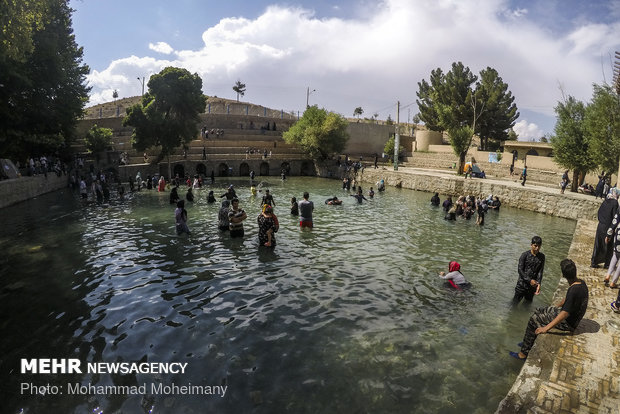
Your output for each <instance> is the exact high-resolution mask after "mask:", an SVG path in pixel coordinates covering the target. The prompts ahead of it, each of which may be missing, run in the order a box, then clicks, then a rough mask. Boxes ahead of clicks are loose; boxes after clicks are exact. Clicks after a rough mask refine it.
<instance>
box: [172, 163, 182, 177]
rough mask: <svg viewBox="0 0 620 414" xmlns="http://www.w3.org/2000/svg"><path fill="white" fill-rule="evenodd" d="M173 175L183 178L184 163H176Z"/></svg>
mask: <svg viewBox="0 0 620 414" xmlns="http://www.w3.org/2000/svg"><path fill="white" fill-rule="evenodd" d="M172 175H174V176H175V177H176V176H177V175H178V176H179V177H181V178H183V177H185V167H184V166H183V164H175V165H174V168H173V169H172Z"/></svg>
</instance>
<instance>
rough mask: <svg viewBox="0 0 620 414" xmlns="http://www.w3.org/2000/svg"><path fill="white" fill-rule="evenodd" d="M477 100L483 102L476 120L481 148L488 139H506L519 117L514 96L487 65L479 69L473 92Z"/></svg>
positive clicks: (495, 72) (486, 147)
mask: <svg viewBox="0 0 620 414" xmlns="http://www.w3.org/2000/svg"><path fill="white" fill-rule="evenodd" d="M474 94H475V96H476V99H477V100H478V102H484V111H482V113H481V114H480V119H479V120H478V135H479V136H480V144H481V147H482V149H483V150H487V149H488V144H489V140H493V141H496V143H497V144H498V145H499V142H500V141H504V140H507V139H508V137H509V135H508V133H509V131H511V130H512V127H513V126H514V125H515V121H516V120H517V118H519V112H517V105H516V104H515V103H514V100H515V98H514V96H512V92H510V91H509V90H508V85H507V84H506V83H504V81H503V80H502V78H501V77H500V76H499V75H498V73H497V71H496V70H495V69H493V68H490V67H487V68H486V69H484V70H481V71H480V81H479V82H477V83H476V89H475V92H474Z"/></svg>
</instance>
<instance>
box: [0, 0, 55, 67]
mask: <svg viewBox="0 0 620 414" xmlns="http://www.w3.org/2000/svg"><path fill="white" fill-rule="evenodd" d="M48 3H49V1H47V0H2V1H0V25H1V27H2V30H0V56H3V57H5V58H8V59H11V60H13V61H18V62H19V61H21V62H23V61H24V60H25V59H26V57H27V56H28V55H29V54H30V53H32V51H33V49H34V42H33V37H34V34H35V33H36V32H37V31H39V30H41V29H42V28H43V26H44V23H45V22H46V19H45V16H46V15H47V14H48V10H49V5H48Z"/></svg>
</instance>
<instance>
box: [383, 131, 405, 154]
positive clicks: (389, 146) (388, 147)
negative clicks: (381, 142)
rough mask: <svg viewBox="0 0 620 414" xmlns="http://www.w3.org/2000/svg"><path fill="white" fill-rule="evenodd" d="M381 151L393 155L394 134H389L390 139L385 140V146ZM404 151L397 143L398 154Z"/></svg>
mask: <svg viewBox="0 0 620 414" xmlns="http://www.w3.org/2000/svg"><path fill="white" fill-rule="evenodd" d="M383 152H384V153H385V154H386V155H387V156H388V157H390V158H393V157H394V136H391V137H390V139H388V140H387V142H386V143H385V146H384V147H383ZM404 152H405V147H403V146H402V145H400V144H399V145H398V156H399V157H400V155H401V154H403V153H404Z"/></svg>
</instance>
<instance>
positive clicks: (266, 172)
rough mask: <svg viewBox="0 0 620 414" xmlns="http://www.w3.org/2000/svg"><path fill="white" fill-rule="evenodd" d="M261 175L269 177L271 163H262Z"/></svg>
mask: <svg viewBox="0 0 620 414" xmlns="http://www.w3.org/2000/svg"><path fill="white" fill-rule="evenodd" d="M260 175H269V163H268V162H261V163H260Z"/></svg>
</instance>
